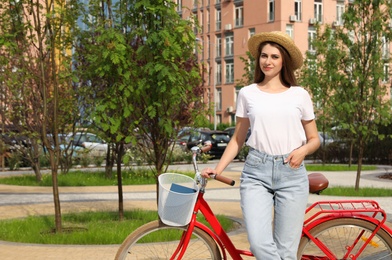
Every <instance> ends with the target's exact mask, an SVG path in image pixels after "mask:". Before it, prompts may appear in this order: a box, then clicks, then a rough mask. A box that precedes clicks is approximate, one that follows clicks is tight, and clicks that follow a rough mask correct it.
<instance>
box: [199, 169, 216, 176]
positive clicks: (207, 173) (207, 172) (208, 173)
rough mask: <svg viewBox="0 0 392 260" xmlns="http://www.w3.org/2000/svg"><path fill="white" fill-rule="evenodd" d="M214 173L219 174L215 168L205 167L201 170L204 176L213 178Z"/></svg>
mask: <svg viewBox="0 0 392 260" xmlns="http://www.w3.org/2000/svg"><path fill="white" fill-rule="evenodd" d="M212 174H217V172H216V171H215V170H214V169H211V168H205V169H203V170H202V171H201V176H202V177H203V178H211V176H210V175H212Z"/></svg>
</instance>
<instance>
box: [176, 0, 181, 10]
mask: <svg viewBox="0 0 392 260" xmlns="http://www.w3.org/2000/svg"><path fill="white" fill-rule="evenodd" d="M176 4H177V7H176V11H177V12H181V11H182V0H177V1H176Z"/></svg>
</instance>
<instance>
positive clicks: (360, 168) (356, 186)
mask: <svg viewBox="0 0 392 260" xmlns="http://www.w3.org/2000/svg"><path fill="white" fill-rule="evenodd" d="M363 152H364V144H363V142H362V140H360V141H359V153H358V167H357V178H356V180H355V190H356V191H359V181H360V179H361V170H362V161H363Z"/></svg>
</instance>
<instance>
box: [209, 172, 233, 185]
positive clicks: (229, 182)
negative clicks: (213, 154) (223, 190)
mask: <svg viewBox="0 0 392 260" xmlns="http://www.w3.org/2000/svg"><path fill="white" fill-rule="evenodd" d="M211 177H212V178H214V179H215V180H217V181H220V182H223V183H225V184H227V185H230V186H234V184H235V180H232V179H230V178H227V177H225V176H222V175H220V174H212V175H211Z"/></svg>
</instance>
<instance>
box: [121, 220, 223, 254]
mask: <svg viewBox="0 0 392 260" xmlns="http://www.w3.org/2000/svg"><path fill="white" fill-rule="evenodd" d="M186 228H187V226H185V227H173V226H167V225H165V224H163V223H162V222H161V221H159V220H156V221H152V222H149V223H147V224H145V225H143V226H141V227H139V228H138V229H136V230H135V231H134V232H132V233H131V234H130V235H129V236H128V237H127V238H126V239H125V240H124V242H123V243H122V244H121V246H120V248H119V249H118V251H117V254H116V258H115V259H116V260H123V259H132V260H139V259H149V260H151V259H171V257H172V255H173V253H174V252H175V250H176V249H177V247H178V245H179V241H180V239H181V236H182V234H183V233H184V231H186ZM182 259H185V260H186V259H203V260H204V259H214V260H217V259H221V257H220V251H219V248H218V246H217V244H216V242H215V240H214V239H212V238H211V236H210V235H209V234H207V233H206V232H205V231H203V230H202V229H200V228H197V227H195V229H194V230H193V234H192V237H191V240H190V241H189V245H188V247H187V249H186V252H185V255H184V257H183V258H182Z"/></svg>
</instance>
